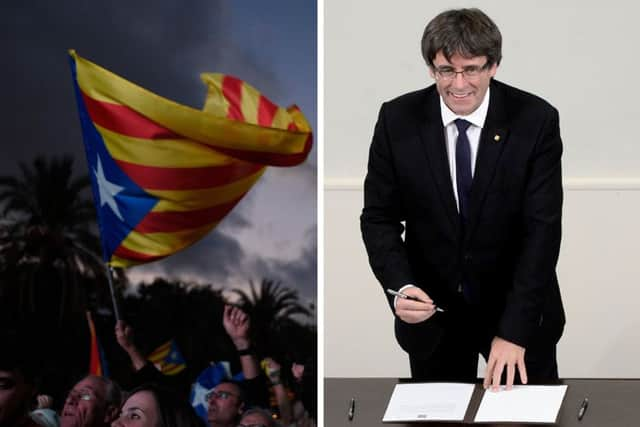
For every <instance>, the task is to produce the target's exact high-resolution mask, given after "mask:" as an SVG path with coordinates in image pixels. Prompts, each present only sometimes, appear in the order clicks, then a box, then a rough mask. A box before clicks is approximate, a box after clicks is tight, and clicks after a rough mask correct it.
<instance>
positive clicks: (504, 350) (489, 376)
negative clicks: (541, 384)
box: [484, 337, 527, 391]
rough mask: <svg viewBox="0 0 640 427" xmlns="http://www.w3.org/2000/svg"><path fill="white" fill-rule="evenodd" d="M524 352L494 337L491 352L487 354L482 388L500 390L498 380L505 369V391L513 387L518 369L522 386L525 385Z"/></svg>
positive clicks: (517, 346) (515, 345)
mask: <svg viewBox="0 0 640 427" xmlns="http://www.w3.org/2000/svg"><path fill="white" fill-rule="evenodd" d="M524 352H525V349H524V347H520V346H519V345H517V344H514V343H512V342H509V341H507V340H505V339H502V338H500V337H495V338H494V339H493V341H491V352H490V353H489V360H488V362H487V370H486V372H485V373H484V388H489V387H491V390H493V391H498V390H500V378H501V377H502V371H504V369H505V367H506V368H507V383H506V388H507V390H511V388H512V387H513V380H514V378H515V374H516V368H518V373H519V374H520V380H522V384H526V383H527V368H526V367H525V365H524Z"/></svg>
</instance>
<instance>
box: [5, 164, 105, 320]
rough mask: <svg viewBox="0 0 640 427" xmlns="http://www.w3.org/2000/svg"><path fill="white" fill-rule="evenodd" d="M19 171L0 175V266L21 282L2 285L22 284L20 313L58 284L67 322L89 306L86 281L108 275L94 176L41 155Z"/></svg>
mask: <svg viewBox="0 0 640 427" xmlns="http://www.w3.org/2000/svg"><path fill="white" fill-rule="evenodd" d="M20 170H21V175H20V176H19V177H12V176H0V206H2V218H3V219H2V223H1V225H0V269H6V268H12V269H16V271H18V276H19V277H20V278H21V280H19V281H18V282H16V283H4V284H1V285H2V286H20V287H21V289H20V291H19V292H17V293H18V295H19V298H18V304H19V305H20V307H21V309H22V310H21V311H22V312H25V313H33V312H35V311H36V310H37V307H36V306H37V305H38V299H40V296H39V295H40V294H39V293H38V291H37V289H38V288H44V287H47V286H49V283H50V282H52V281H53V282H57V283H59V286H60V289H59V290H60V296H59V316H60V321H62V320H61V319H62V316H63V315H64V313H65V312H66V311H74V312H75V311H81V310H83V309H84V306H85V304H86V298H85V297H84V294H83V289H82V287H81V285H80V283H81V282H82V281H83V279H85V278H91V279H96V278H104V267H103V265H102V262H101V257H100V256H99V254H100V244H99V239H98V236H97V233H96V231H97V228H96V224H95V210H94V206H93V202H92V201H91V199H90V198H89V197H87V193H88V192H87V190H88V188H89V187H90V180H89V177H88V176H81V177H79V178H74V177H73V176H72V172H73V159H72V158H71V157H69V156H64V157H62V158H52V159H50V160H49V161H47V160H45V159H44V158H43V157H37V158H36V159H35V160H34V161H33V163H32V164H31V165H30V166H28V165H26V164H24V163H21V164H20ZM93 282H95V280H94V281H93ZM0 292H2V293H6V292H8V290H7V289H4V290H2V291H0ZM45 294H46V295H50V294H51V292H45ZM51 302H52V301H51V300H49V299H48V298H47V300H45V301H42V303H45V304H46V305H51Z"/></svg>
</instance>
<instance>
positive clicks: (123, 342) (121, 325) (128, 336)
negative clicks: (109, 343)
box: [115, 320, 136, 353]
mask: <svg viewBox="0 0 640 427" xmlns="http://www.w3.org/2000/svg"><path fill="white" fill-rule="evenodd" d="M115 332H116V341H118V344H120V347H122V349H123V350H124V351H126V352H127V353H130V352H132V351H135V350H136V346H135V344H134V342H133V328H131V326H129V325H128V324H127V323H126V322H125V321H124V320H118V321H117V322H116V330H115Z"/></svg>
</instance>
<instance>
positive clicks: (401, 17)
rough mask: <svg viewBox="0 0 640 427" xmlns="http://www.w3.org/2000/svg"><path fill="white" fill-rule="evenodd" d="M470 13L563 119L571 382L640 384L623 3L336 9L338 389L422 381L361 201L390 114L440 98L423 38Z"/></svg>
mask: <svg viewBox="0 0 640 427" xmlns="http://www.w3.org/2000/svg"><path fill="white" fill-rule="evenodd" d="M457 7H479V8H481V9H483V10H484V11H485V12H486V13H487V14H488V15H489V16H491V18H492V19H493V20H494V21H495V22H496V24H497V25H498V26H499V27H500V30H501V32H502V35H503V62H502V65H501V66H500V68H499V70H498V74H497V76H496V77H497V78H498V79H500V80H502V81H504V82H506V83H509V84H512V85H514V86H517V87H520V88H521V89H525V90H527V91H530V92H533V93H535V94H537V95H540V96H542V97H544V98H545V99H547V100H548V101H549V102H551V103H552V104H554V105H555V106H556V107H557V108H558V109H559V110H560V120H561V133H562V137H563V141H564V146H565V152H564V156H563V169H564V181H565V205H564V219H563V226H564V229H563V241H562V248H561V253H560V261H559V264H558V274H559V279H560V287H561V291H562V294H563V298H564V302H565V309H566V312H567V325H566V328H565V334H564V336H563V338H562V340H561V341H560V344H559V347H558V359H559V365H560V375H561V376H563V377H640V363H638V362H637V360H640V343H639V341H640V340H639V339H638V336H639V334H638V330H639V329H640V313H639V311H640V310H639V309H638V307H639V306H640V304H638V301H640V289H639V285H640V281H639V280H638V277H640V266H639V264H640V263H639V262H638V259H637V258H638V257H637V254H638V253H639V252H638V245H637V244H636V239H638V238H640V226H639V225H638V219H637V217H638V216H639V215H638V213H640V169H639V168H638V166H639V165H640V164H639V161H640V141H639V139H640V137H639V135H640V131H639V130H640V127H639V126H638V122H639V120H638V118H639V117H640V105H639V104H638V103H639V102H640V88H639V85H638V84H637V83H636V78H635V76H634V74H635V71H636V70H640V55H636V54H635V53H634V52H636V51H637V46H636V43H637V41H638V40H640V26H639V25H637V23H636V22H635V17H637V16H638V12H640V7H639V6H637V5H636V4H635V3H634V2H631V1H628V2H627V1H620V0H618V1H609V2H606V3H605V2H596V1H573V0H572V1H566V0H565V1H540V2H505V1H499V0H485V1H472V2H460V1H442V0H437V1H435V0H432V1H398V2H383V1H365V0H351V1H338V0H325V31H324V34H325V45H324V46H325V49H324V50H325V74H324V87H325V108H324V114H325V116H324V117H325V138H324V141H325V167H324V172H325V195H324V197H325V201H324V208H325V209H324V210H325V214H324V217H325V225H324V231H325V236H324V238H325V245H324V247H325V254H324V261H325V265H324V268H325V280H324V289H325V291H324V292H325V320H324V326H325V328H324V336H325V338H324V340H325V341H324V342H325V375H326V376H328V377H359V376H365V377H366V376H387V377H398V376H408V375H409V368H408V361H407V358H406V355H405V354H404V352H403V351H402V350H401V349H400V348H399V347H398V346H397V343H396V342H395V338H394V336H393V323H392V315H391V313H390V312H389V310H388V306H387V305H386V302H385V299H384V296H383V294H382V290H381V287H380V285H379V284H378V283H377V281H376V279H375V278H374V276H373V274H372V273H371V272H370V269H369V266H368V263H367V259H366V253H365V251H364V246H363V244H362V242H361V238H360V228H359V220H358V217H359V215H360V211H361V209H362V201H363V194H362V188H361V187H362V181H363V177H364V175H365V173H366V161H367V154H368V147H369V143H370V141H371V135H372V131H373V126H374V124H375V120H376V117H377V112H378V109H379V107H380V104H381V103H382V102H383V101H385V100H387V99H390V98H393V97H395V96H398V95H400V94H402V93H405V92H408V91H411V90H416V89H419V88H421V87H424V86H426V85H428V84H431V81H430V80H429V78H428V73H427V69H426V66H425V65H424V62H423V60H422V57H421V55H420V38H421V35H422V31H423V29H424V26H425V25H426V23H427V22H428V20H429V19H431V18H432V17H433V16H435V15H436V14H438V13H439V12H441V11H443V10H446V9H449V8H457Z"/></svg>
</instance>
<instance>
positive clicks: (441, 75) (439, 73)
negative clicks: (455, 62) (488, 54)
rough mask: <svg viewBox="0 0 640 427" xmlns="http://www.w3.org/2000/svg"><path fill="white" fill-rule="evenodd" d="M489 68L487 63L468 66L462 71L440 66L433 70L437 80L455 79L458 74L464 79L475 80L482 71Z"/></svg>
mask: <svg viewBox="0 0 640 427" xmlns="http://www.w3.org/2000/svg"><path fill="white" fill-rule="evenodd" d="M487 68H489V63H488V62H487V63H485V64H484V65H482V66H481V65H468V66H466V67H464V68H463V69H462V71H456V70H454V69H453V67H449V66H442V67H438V68H436V69H435V74H436V77H437V78H438V79H442V80H453V79H454V78H456V77H457V75H458V74H462V76H463V77H464V78H465V79H475V78H477V77H478V76H480V74H482V72H483V71H484V70H486V69H487Z"/></svg>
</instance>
